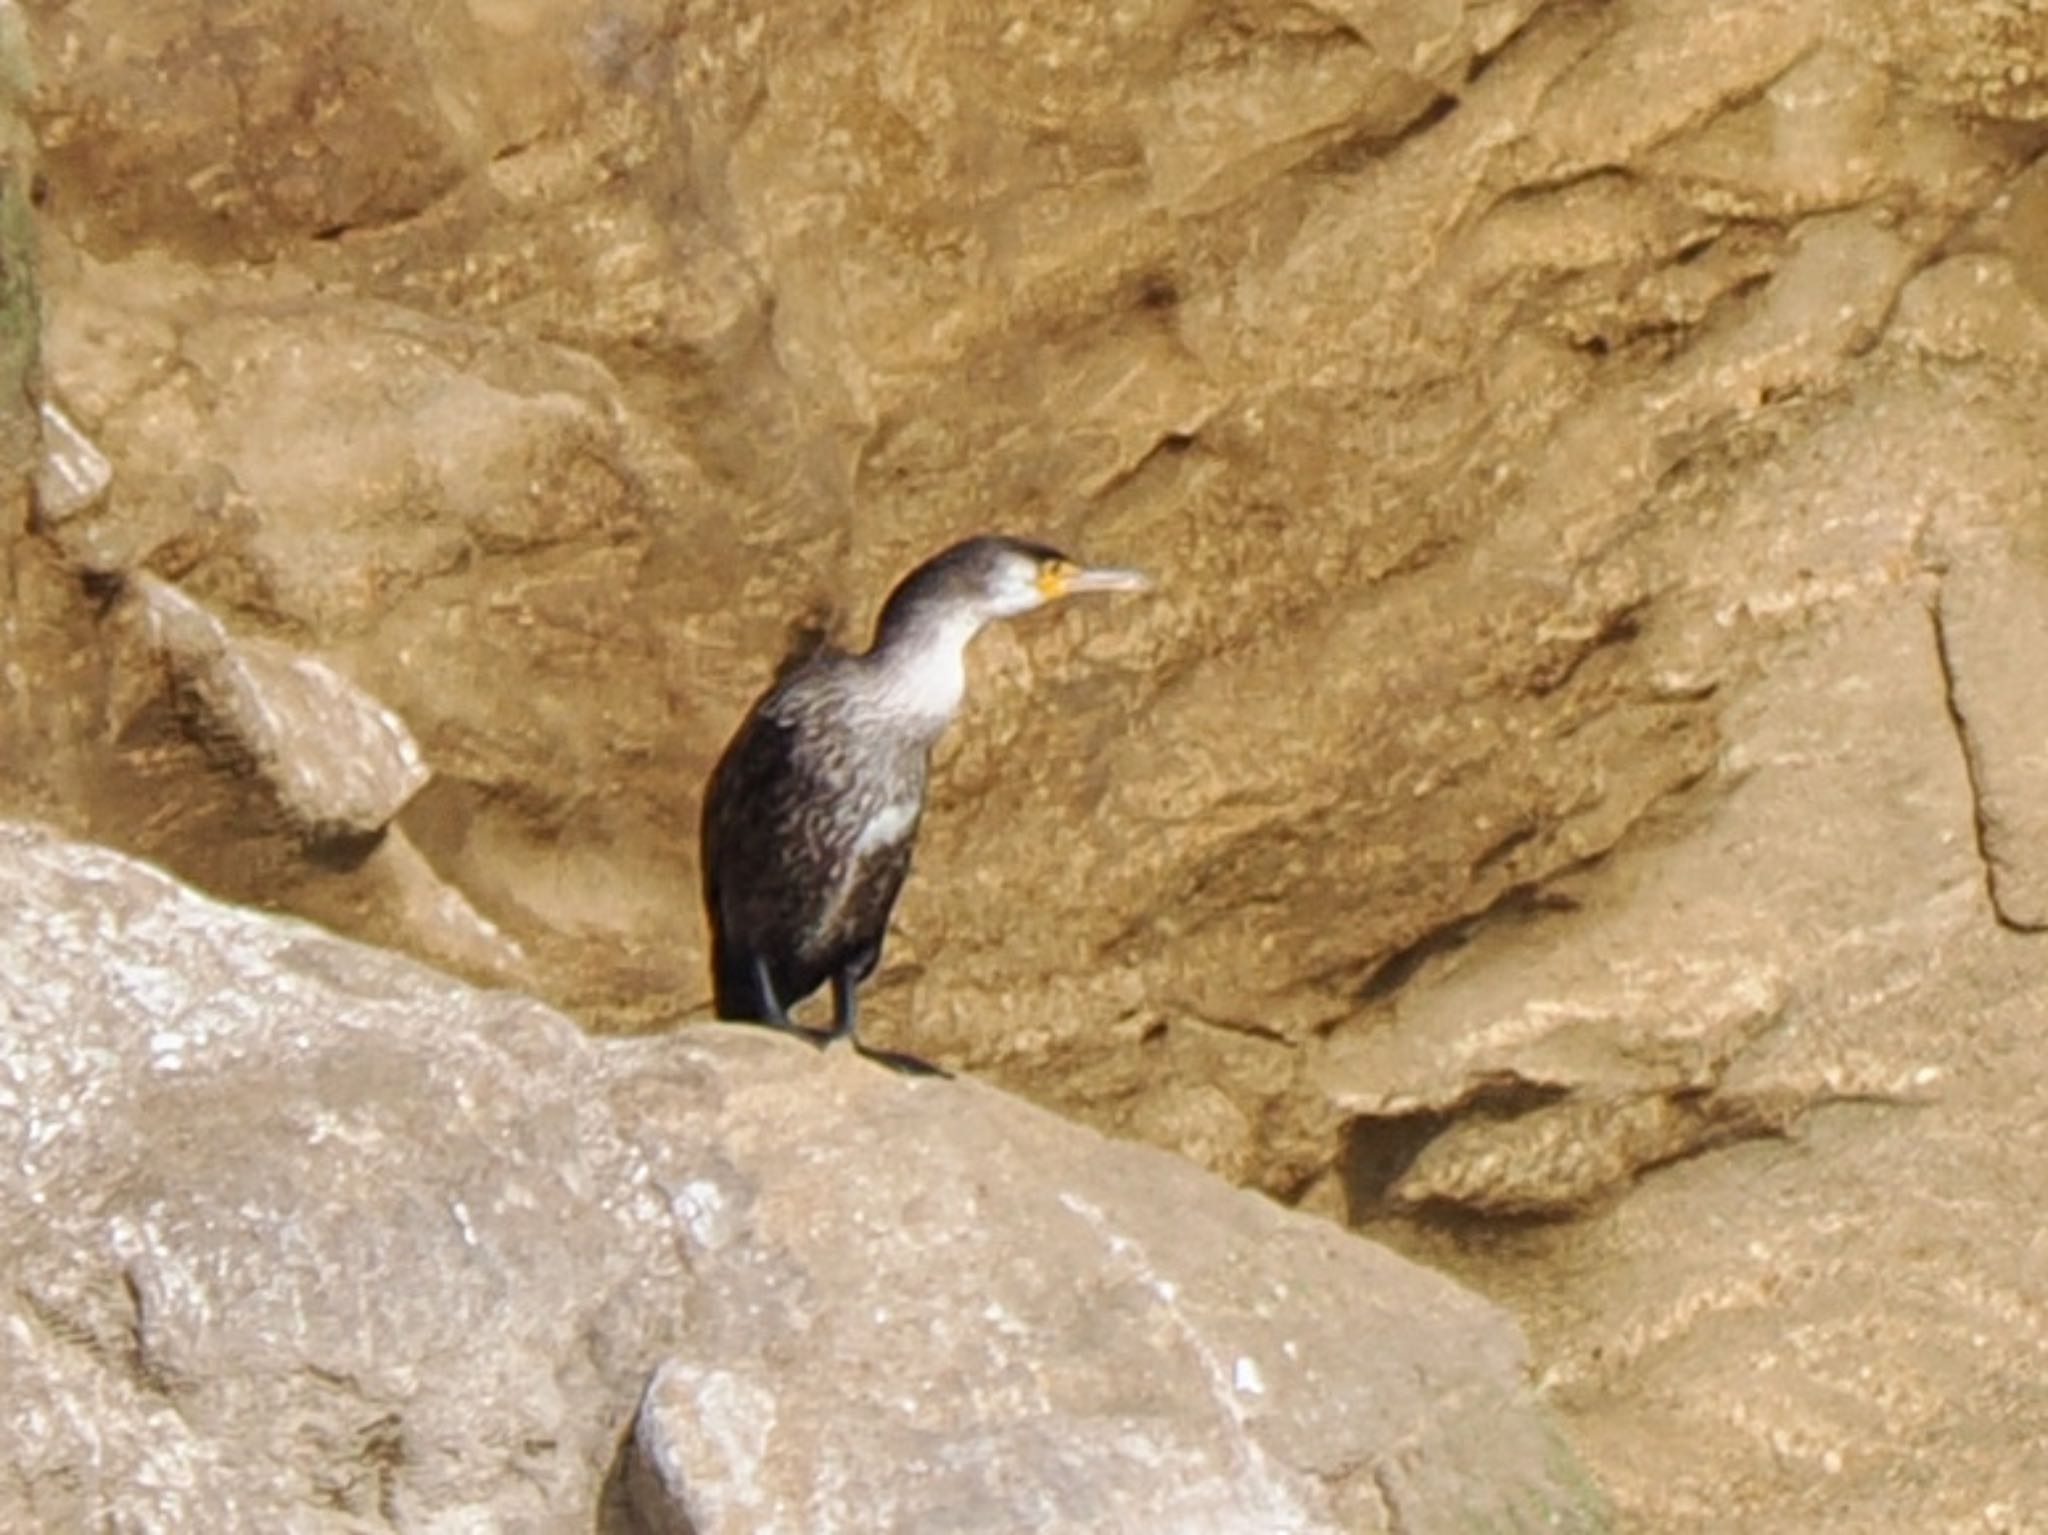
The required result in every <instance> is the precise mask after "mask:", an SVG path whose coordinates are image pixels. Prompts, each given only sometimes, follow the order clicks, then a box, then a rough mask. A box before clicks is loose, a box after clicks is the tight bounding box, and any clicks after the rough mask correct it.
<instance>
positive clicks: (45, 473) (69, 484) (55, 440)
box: [35, 400, 114, 526]
mask: <svg viewBox="0 0 2048 1535" xmlns="http://www.w3.org/2000/svg"><path fill="white" fill-rule="evenodd" d="M39 414H40V416H41V418H42V423H43V456H42V458H41V460H40V461H39V462H38V463H37V464H36V478H35V487H36V518H37V520H38V522H40V523H42V524H43V525H44V526H54V525H55V524H57V523H60V522H65V521H68V520H69V519H70V518H72V517H75V516H77V515H78V514H79V513H80V512H82V511H84V510H85V509H86V508H87V507H89V506H91V505H92V504H93V503H94V502H95V501H97V500H99V498H100V497H101V496H103V495H105V494H106V493H107V487H108V486H109V485H111V484H113V482H114V466H113V465H112V464H110V463H108V462H107V456H106V454H104V453H102V452H101V451H100V450H99V445H98V444H97V443H95V442H94V441H93V440H92V439H91V438H90V437H88V436H86V435H85V432H84V430H83V429H82V428H81V427H80V426H79V425H78V423H77V422H75V421H73V420H72V419H71V417H70V416H69V415H67V414H66V413H65V411H64V408H63V407H62V406H61V405H59V404H57V402H56V401H54V400H45V401H43V402H42V405H41V407H40V409H39Z"/></svg>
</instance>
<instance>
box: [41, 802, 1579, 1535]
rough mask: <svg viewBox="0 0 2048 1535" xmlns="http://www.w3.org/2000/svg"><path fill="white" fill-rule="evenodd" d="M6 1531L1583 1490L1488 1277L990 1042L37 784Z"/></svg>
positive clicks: (1384, 1504) (900, 1518)
mask: <svg viewBox="0 0 2048 1535" xmlns="http://www.w3.org/2000/svg"><path fill="white" fill-rule="evenodd" d="M0 889H4V890H5V891H6V892H7V901H6V905H5V909H4V912H0V1148H4V1161H0V1212H4V1217H5V1218H4V1221H0V1263H4V1267H5V1271H6V1272H7V1274H8V1275H9V1285H8V1292H7V1295H6V1297H5V1299H4V1301H0V1307H4V1317H5V1320H4V1325H0V1356H4V1361H5V1375H6V1379H7V1382H8V1399H9V1404H10V1412H9V1415H8V1427H7V1429H6V1430H5V1433H4V1440H5V1442H4V1446H0V1466H4V1467H5V1468H6V1470H5V1471H4V1472H0V1523H4V1524H5V1525H6V1527H7V1528H9V1529H20V1530H29V1529H40V1530H60V1529H85V1528H95V1529H96V1528H102V1527H119V1528H149V1529H163V1530H194V1531H197V1530H206V1531H220V1532H228V1531H238V1530H250V1531H255V1530H276V1529H286V1528H289V1529H297V1530H308V1531H312V1530H335V1531H342V1530H361V1529H366V1528H369V1527H371V1526H373V1525H374V1526H377V1527H389V1528H402V1529H444V1528H456V1527H460V1528H465V1529H495V1530H507V1531H512V1530H532V1531H542V1530H563V1529H574V1528H590V1527H591V1520H592V1518H593V1514H594V1513H595V1514H597V1515H598V1526H597V1527H598V1528H601V1529H610V1530H618V1531H632V1530H649V1531H675V1530H689V1531H694V1532H697V1535H718V1532H731V1535H742V1532H750V1535H751V1532H762V1531H770V1530H789V1531H799V1530H800V1531H805V1532H809V1535H829V1532H832V1531H845V1532H849V1535H851V1532H865V1531H872V1530H884V1529H886V1530H896V1531H903V1532H906V1535H908V1532H914V1531H920V1530H927V1531H937V1530H959V1529H964V1528H972V1529H1027V1528H1028V1529H1037V1530H1049V1531H1050V1530H1071V1531H1076V1532H1078V1531H1084V1530H1085V1531H1116V1530H1128V1531H1133V1532H1138V1531H1143V1532H1154V1531H1163V1530H1213V1531H1218V1532H1226V1531H1239V1532H1243V1535H1270V1532H1273V1531H1277V1530H1287V1531H1299V1532H1303V1535H1308V1532H1315V1531H1330V1532H1336V1531H1356V1530H1396V1529H1401V1530H1456V1529H1470V1528H1475V1527H1483V1528H1493V1529H1503V1530H1513V1529H1526V1530H1530V1531H1535V1530H1546V1531H1547V1530H1575V1529H1586V1530H1590V1529H1592V1528H1595V1527H1596V1523H1597V1517H1598V1510H1597V1508H1596V1507H1594V1506H1593V1504H1592V1502H1591V1498H1592V1495H1591V1493H1590V1491H1589V1490H1588V1489H1587V1488H1586V1487H1585V1485H1584V1484H1583V1482H1581V1481H1578V1480H1576V1479H1575V1478H1574V1473H1573V1472H1572V1468H1571V1464H1570V1460H1569V1457H1568V1455H1567V1454H1566V1453H1565V1452H1564V1450H1563V1449H1562V1447H1561V1446H1560V1444H1559V1443H1558V1442H1557V1440H1556V1439H1555V1437H1554V1434H1553V1432H1552V1431H1551V1430H1550V1429H1549V1428H1548V1427H1547V1426H1546V1424H1545V1422H1544V1420H1543V1417H1542V1415H1541V1414H1540V1412H1539V1411H1538V1410H1537V1409H1536V1408H1535V1407H1534V1405H1533V1403H1532V1400H1531V1396H1530V1392H1529V1387H1528V1382H1527V1378H1526V1365H1525V1359H1524V1354H1523V1348H1522V1344H1521V1340H1520V1337H1519V1334H1518V1333H1517V1332H1516V1330H1515V1328H1514V1326H1513V1324H1512V1323H1511V1322H1509V1321H1508V1320H1507V1319H1506V1318H1505V1317H1504V1316H1503V1315H1501V1314H1500V1313H1499V1312H1497V1311H1495V1310H1494V1309H1493V1308H1491V1307H1490V1306H1488V1305H1487V1304H1485V1303H1484V1302H1482V1301H1480V1300H1478V1299H1477V1298H1476V1297H1473V1296H1471V1295H1469V1294H1467V1293H1464V1292H1462V1291H1460V1290H1459V1289H1458V1288H1457V1287H1456V1286H1454V1285H1453V1284H1451V1283H1450V1282H1448V1281H1446V1280H1443V1279H1441V1278H1438V1277H1436V1276H1434V1275H1432V1274H1429V1273H1427V1272H1426V1271H1424V1270H1422V1269H1420V1268H1418V1267H1416V1266H1414V1265H1412V1264H1409V1263H1407V1262H1405V1261H1404V1260H1402V1259H1400V1258H1397V1257H1395V1256H1393V1255H1391V1254H1389V1253H1386V1252H1384V1251H1381V1250H1378V1249H1375V1248H1374V1247H1372V1246H1370V1245H1369V1244H1367V1243H1365V1242H1362V1241H1360V1240H1358V1239H1356V1238H1353V1237H1349V1236H1346V1235H1344V1234H1342V1233H1340V1232H1338V1231H1337V1230H1335V1229H1334V1228H1333V1227H1331V1226H1329V1225H1328V1224H1327V1223H1324V1222H1320V1221H1315V1220H1312V1219H1310V1218H1308V1217H1306V1216H1301V1215H1296V1214H1293V1213H1291V1212H1287V1211H1283V1210H1280V1209H1277V1208H1275V1207H1274V1206H1272V1205H1270V1204H1269V1203H1267V1202H1266V1201H1264V1200H1261V1199H1259V1198H1257V1197H1255V1196H1252V1195H1249V1194H1244V1193H1240V1192H1237V1191H1234V1190H1231V1189H1229V1188H1227V1187H1226V1186H1224V1185H1223V1184H1221V1183H1219V1182H1217V1181H1216V1180H1215V1179H1213V1178H1211V1177H1209V1176H1208V1175H1206V1174H1203V1173H1201V1172H1199V1171H1197V1170H1196V1169H1194V1168H1192V1167H1189V1166H1187V1165H1186V1164H1185V1163H1182V1162H1180V1161H1178V1160H1176V1159H1173V1158H1169V1157H1167V1156H1165V1155H1164V1154H1162V1153H1159V1152H1156V1151H1151V1150H1146V1149H1143V1148H1138V1147H1133V1146H1120V1145H1117V1144H1114V1143H1111V1142H1106V1141H1104V1140H1102V1139H1101V1138H1100V1137H1098V1136H1096V1135H1095V1134H1093V1133H1092V1132H1090V1131H1087V1130H1084V1129H1080V1128H1077V1127H1074V1126H1070V1125H1066V1124H1063V1123H1061V1122H1059V1121H1057V1120H1055V1119H1053V1118H1052V1117H1050V1116H1049V1115H1046V1114H1044V1113H1042V1112H1040V1111H1037V1110H1034V1109H1031V1108H1029V1107H1027V1106H1025V1105H1022V1104H1020V1103H1017V1102H1015V1101H1014V1100H1009V1099H1006V1098H1005V1097H1003V1096H1002V1095H1000V1094H997V1093H994V1092H992V1091H990V1090H989V1089H986V1088H982V1087H978V1086H974V1085H972V1084H965V1083H939V1082H906V1081H905V1080H903V1079H901V1078H898V1077H895V1076H892V1075H891V1074H889V1073H887V1072H885V1071H881V1070H878V1069H876V1068H874V1067H871V1066H869V1065H867V1064H866V1063H864V1062H861V1061H859V1060H858V1059H857V1058H855V1057H853V1056H851V1055H850V1054H847V1053H842V1052H832V1053H829V1054H826V1055H823V1056H821V1055H819V1054H817V1053H816V1052H814V1051H812V1050H811V1049H809V1048H808V1047H805V1046H802V1045H799V1044H796V1043H795V1042H793V1041H789V1040H786V1039H779V1038H775V1037H773V1036H771V1035H769V1034H768V1033H766V1032H762V1031H753V1030H738V1029H735V1030H730V1031H717V1032H691V1033H689V1034H686V1035H684V1036H681V1037H678V1038H669V1039H665V1040H659V1041H646V1042H621V1041H614V1042H609V1043H607V1042H601V1041H592V1040H589V1039H587V1038H585V1037H584V1036H583V1035H582V1034H581V1033H580V1032H579V1031H578V1030H577V1029H576V1027H575V1026H574V1025H573V1024H572V1023H571V1022H570V1021H569V1020H568V1019H566V1018H564V1017H562V1016H561V1015H560V1014H558V1013H554V1012H552V1011H550V1010H549V1009H547V1008H545V1007H543V1006H541V1005H539V1004H538V1003H535V1002H531V1001H528V1000H525V999H523V998H519V997H517V996H513V995H510V994H506V993H490V992H480V991H475V990H471V989H469V988H467V987H465V986H463V985H461V984H460V983H458V982H455V981H452V980H449V979H447V978H445V977H443V976H440V975H437V974H435V973H434V972H432V971H428V970H425V969H423V968H422V967H420V966H418V965H417V964H415V963H413V962H411V961H409V960H406V959H402V958H399V957H397V956H394V955H391V954H388V953H383V952H380V951H377V950H373V949H368V948H364V947H361V946H359V945H356V944H353V943H349V942H345V941H342V940H338V939H335V938H333V937H330V936H328V935H327V934H324V933H321V932H319V931H317V930H315V929H312V928H309V927H306V926H304V925H302V924H300V923H296V922H286V921H280V920H278V919H275V918H271V917H266V916H260V915H257V914H253V913H248V912H244V911H238V910H235V909H232V908H228V907H224V906H221V905H219V904H217V903H215V902H212V901H210V900H207V899H205V898H203V897H201V896H198V895H196V894H195V893H193V892H191V891H189V890H186V889H183V888H181V887H179V886H178V885H177V884H175V883H174V882H173V881H171V880H169V879H167V878H166V877H165V876H163V875H162V874H160V873H158V872H157V871H155V870H153V869H150V868H148V867H146V866H144V865H141V864H138V863H136V862H133V861H131V860H129V859H126V858H124V857H121V856H119V855H117V854H114V853H111V852H108V851H106V850H104V849H100V848H94V847H89V846H84V845H80V844H75V843H67V842H64V841H61V840H59V839H56V838H54V837H52V836H49V835H48V834H46V833H42V832H40V831H37V830H33V829H30V828H27V827H24V826H21V825H5V824H0Z"/></svg>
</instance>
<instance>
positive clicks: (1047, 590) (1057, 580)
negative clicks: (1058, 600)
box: [1038, 560, 1075, 598]
mask: <svg viewBox="0 0 2048 1535" xmlns="http://www.w3.org/2000/svg"><path fill="white" fill-rule="evenodd" d="M1074 569H1075V567H1074V566H1073V564H1072V563H1071V562H1069V561H1067V560H1047V561H1046V562H1045V563H1044V564H1043V565H1041V566H1039V567H1038V589H1039V591H1041V592H1043V593H1044V594H1045V595H1046V597H1047V598H1053V597H1064V596H1066V594H1067V583H1068V582H1069V581H1071V580H1073V579H1074Z"/></svg>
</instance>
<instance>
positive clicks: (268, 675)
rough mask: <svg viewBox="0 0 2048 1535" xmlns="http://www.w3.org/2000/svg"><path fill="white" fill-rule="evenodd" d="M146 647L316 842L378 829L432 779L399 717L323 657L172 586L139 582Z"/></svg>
mask: <svg viewBox="0 0 2048 1535" xmlns="http://www.w3.org/2000/svg"><path fill="white" fill-rule="evenodd" d="M133 585H134V591H135V593H136V597H137V600H138V601H140V602H141V604H142V605H143V614H144V626H145V629H146V632H147V633H148V636H149V639H150V643H151V644H152V646H153V647H154V648H155V649H156V650H157V651H158V652H159V653H160V654H161V655H162V656H163V658H164V660H165V662H166V663H167V664H168V665H169V666H170V668H171V671H172V673H173V674H174V676H175V677H176V679H177V682H178V685H179V686H180V687H181V688H183V689H184V690H186V691H187V693H188V694H189V695H190V697H191V699H192V700H193V701H194V702H195V703H196V704H197V705H198V706H199V708H200V710H202V711H203V713H204V715H205V718H206V720H207V722H208V724H209V725H210V726H211V727H212V728H214V729H216V730H218V731H219V732H220V733H221V734H222V736H224V737H225V738H226V739H227V740H228V741H230V742H231V743H233V745H234V746H235V747H236V748H238V749H239V750H241V751H242V752H245V753H246V754H247V756H248V758H249V760H250V762H251V764H252V765H253V766H254V768H255V769H256V771H257V772H258V773H259V774H260V775H261V776H262V778H263V779H264V780H265V781H266V782H267V783H268V784H269V785H270V787H271V789H272V790H273V791H274V792H275V793H276V795H277V798H278V801H279V803H280V804H281V805H282V807H283V809H284V811H285V813H286V814H287V815H288V816H289V817H290V819H291V821H292V824H293V825H294V826H295V827H296V828H297V829H298V830H299V832H300V834H301V835H302V836H303V837H304V838H305V839H306V840H307V842H309V843H311V844H314V845H318V844H322V843H333V842H342V841H348V840H351V839H358V838H363V837H369V836H373V835H375V834H376V833H377V832H380V831H382V830H383V829H384V827H385V826H386V825H387V824H388V823H389V822H390V820H391V818H392V817H393V816H395V815H397V814H398V812H399V811H400V810H401V809H402V808H404V806H405V803H406V801H408V800H410V799H411V798H412V797H413V795H415V794H416V793H418V792H419V790H420V789H421V787H423V786H424V785H425V783H426V781H427V779H428V777H429V776H431V775H430V773H429V770H428V768H427V766H426V763H425V761H424V759H423V758H422V756H421V753H420V749H419V745H418V743H417V742H416V741H414V739H413V737H412V732H411V731H409V730H408V729H407V728H406V726H405V722H404V721H403V720H401V719H399V717H398V716H397V715H396V714H394V713H392V711H391V710H389V709H388V708H386V707H385V706H384V705H383V704H381V703H379V702H378V701H377V700H376V699H374V698H372V697H371V696H370V695H369V694H368V693H366V692H364V691H363V690H362V689H361V688H359V687H357V686H356V685H355V684H354V683H353V682H350V681H349V680H348V679H347V678H346V677H344V676H342V675H341V674H340V673H339V672H337V671H335V670H334V668H333V667H331V666H329V665H328V664H327V663H326V662H324V661H320V660H316V659H314V658H313V657H311V656H303V655H298V654H295V653H294V652H292V651H290V650H287V649H286V648H284V647H283V646H281V645H277V644H274V643H272V642H271V641H268V640H263V639H238V638H236V637H235V636H233V635H231V634H229V633H228V631H227V629H226V627H225V626H224V625H223V624H222V623H221V622H220V620H219V619H217V618H215V617H214V616H213V615H212V614H211V613H209V612H207V611H206V609H205V608H203V607H201V606H200V605H199V604H198V603H196V602H194V601H193V600H192V599H191V598H190V597H188V596H186V595H185V594H184V593H183V592H181V591H179V590H178V588H177V587H175V586H173V585H171V584H170V583H169V582H167V581H162V580H159V579H158V578H157V577H155V576H151V575H148V574H143V575H140V576H137V577H136V578H135V580H134V583H133Z"/></svg>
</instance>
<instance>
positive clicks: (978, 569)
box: [875, 534, 1152, 644]
mask: <svg viewBox="0 0 2048 1535" xmlns="http://www.w3.org/2000/svg"><path fill="white" fill-rule="evenodd" d="M1151 584H1152V583H1151V582H1150V581H1148V580H1147V579H1146V578H1145V576H1144V575H1143V574H1141V573H1140V572H1138V571H1135V570H1121V569H1117V568H1114V567H1110V566H1093V567H1091V566H1086V565H1080V564H1077V563H1075V562H1074V561H1073V560H1070V559H1068V558H1067V557H1066V556H1065V555H1064V554H1061V553H1060V552H1059V550H1057V549H1051V548H1048V547H1047V546H1046V545H1044V544H1034V543H1031V542H1029V541H1028V540H1025V539H1021V538H1005V537H1003V536H1001V535H998V534H984V535H983V536H981V537H979V538H970V539H968V540H967V541H966V542H964V543H958V544H955V545H953V547H952V548H950V549H947V550H944V551H942V552H941V553H939V554H935V555H933V556H932V557H931V558H930V559H928V560H926V561H925V562H924V563H923V564H922V565H920V566H918V567H917V569H915V570H913V571H912V572H911V573H910V574H909V575H907V576H905V577H904V578H903V580H902V581H901V582H899V583H898V584H897V587H896V590H895V591H893V592H891V593H890V594H889V600H888V601H887V602H886V603H884V604H883V605H882V616H881V619H880V620H879V621H878V622H877V623H876V625H875V641H876V643H877V644H886V643H887V642H888V639H889V637H890V636H891V635H892V634H896V633H903V632H907V631H910V630H913V629H921V628H923V627H924V626H926V625H927V624H930V623H934V622H938V623H942V624H946V625H947V626H949V627H950V626H951V625H952V624H960V625H963V626H967V627H970V628H973V629H978V628H980V627H981V626H982V625H983V624H985V623H987V622H989V621H990V620H991V619H997V618H1014V617H1015V616H1016V615H1017V614H1019V613H1028V612H1030V611H1031V610H1032V609H1033V608H1040V607H1044V606H1045V605H1046V604H1047V603H1048V602H1056V601H1058V600H1059V599H1060V598H1062V597H1071V596H1075V595H1077V594H1079V593H1081V592H1142V591H1144V590H1146V589H1147V588H1148V587H1149V586H1150V585H1151Z"/></svg>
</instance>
